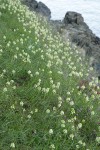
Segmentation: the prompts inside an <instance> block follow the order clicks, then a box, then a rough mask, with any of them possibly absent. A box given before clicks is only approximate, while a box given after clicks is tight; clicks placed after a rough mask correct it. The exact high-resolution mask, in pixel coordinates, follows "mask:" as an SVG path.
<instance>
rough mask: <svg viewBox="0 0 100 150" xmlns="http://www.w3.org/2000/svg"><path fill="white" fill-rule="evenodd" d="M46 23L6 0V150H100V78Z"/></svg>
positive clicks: (0, 52) (0, 102)
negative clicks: (90, 76)
mask: <svg viewBox="0 0 100 150" xmlns="http://www.w3.org/2000/svg"><path fill="white" fill-rule="evenodd" d="M90 71H92V68H90V69H88V67H87V64H86V63H85V62H84V60H82V58H81V57H80V53H79V51H78V49H77V47H73V48H71V46H70V43H69V42H67V43H64V42H63V41H62V39H61V37H60V36H59V34H57V35H54V34H53V33H52V30H51V29H50V28H49V27H48V23H47V22H46V19H45V18H43V17H39V16H37V14H36V13H35V12H34V13H33V12H31V11H29V10H28V8H27V7H26V6H23V5H21V3H20V0H0V149H1V150H11V149H16V150H33V149H34V150H48V149H50V150H53V149H55V150H61V149H62V150H66V149H67V150H76V149H79V150H99V148H100V118H99V117H100V116H99V115H100V108H99V105H100V101H99V98H100V95H99V92H98V91H99V87H98V86H97V84H98V80H97V79H95V78H92V79H91V81H90V82H89V81H87V79H88V75H89V73H90Z"/></svg>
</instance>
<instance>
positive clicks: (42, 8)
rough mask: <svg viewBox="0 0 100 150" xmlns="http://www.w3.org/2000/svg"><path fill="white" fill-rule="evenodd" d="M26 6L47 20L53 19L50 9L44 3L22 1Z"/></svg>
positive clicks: (31, 0)
mask: <svg viewBox="0 0 100 150" xmlns="http://www.w3.org/2000/svg"><path fill="white" fill-rule="evenodd" d="M21 1H22V3H23V4H24V5H27V6H28V7H29V9H30V10H31V11H36V12H37V13H40V14H42V15H43V16H45V17H46V18H47V19H50V18H51V11H50V9H49V8H48V7H47V6H46V5H45V4H44V3H42V2H39V3H38V2H37V1H36V0H21Z"/></svg>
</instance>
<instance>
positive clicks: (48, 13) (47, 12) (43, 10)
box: [36, 2, 51, 19]
mask: <svg viewBox="0 0 100 150" xmlns="http://www.w3.org/2000/svg"><path fill="white" fill-rule="evenodd" d="M36 11H37V12H39V13H41V14H42V15H43V16H46V17H47V18H49V19H50V18H51V11H50V9H49V8H48V7H47V6H46V5H45V4H44V3H42V2H39V3H38V6H37V9H36Z"/></svg>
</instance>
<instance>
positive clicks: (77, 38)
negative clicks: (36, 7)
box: [51, 11, 100, 76]
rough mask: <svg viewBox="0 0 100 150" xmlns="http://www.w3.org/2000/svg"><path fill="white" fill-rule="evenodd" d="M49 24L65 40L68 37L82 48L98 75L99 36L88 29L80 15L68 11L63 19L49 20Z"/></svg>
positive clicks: (99, 59)
mask: <svg viewBox="0 0 100 150" xmlns="http://www.w3.org/2000/svg"><path fill="white" fill-rule="evenodd" d="M51 24H52V25H53V28H54V29H55V31H58V32H59V33H60V34H62V37H63V39H64V40H65V41H67V39H68V38H69V40H70V41H72V43H75V44H76V45H77V46H79V47H81V48H82V49H83V50H84V53H85V56H88V58H89V59H90V65H91V66H93V67H94V69H95V71H96V73H97V74H98V76H100V38H99V37H97V36H96V35H95V34H93V32H92V31H91V30H90V29H89V26H88V25H87V24H86V23H85V22H84V18H83V17H82V15H81V14H79V13H77V12H71V11H69V12H67V13H66V15H65V17H64V19H63V21H60V20H55V21H52V20H51ZM91 58H92V59H91Z"/></svg>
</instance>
